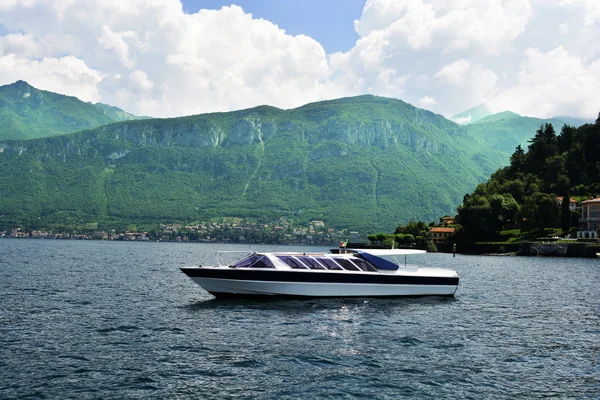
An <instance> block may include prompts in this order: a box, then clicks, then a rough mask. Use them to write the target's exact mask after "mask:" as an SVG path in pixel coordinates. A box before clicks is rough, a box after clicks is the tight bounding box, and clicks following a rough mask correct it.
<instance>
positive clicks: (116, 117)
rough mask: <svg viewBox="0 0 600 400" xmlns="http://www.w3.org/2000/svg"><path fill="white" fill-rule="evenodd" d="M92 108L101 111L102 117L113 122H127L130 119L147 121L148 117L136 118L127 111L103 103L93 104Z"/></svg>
mask: <svg viewBox="0 0 600 400" xmlns="http://www.w3.org/2000/svg"><path fill="white" fill-rule="evenodd" d="M94 106H96V108H98V109H99V110H101V111H102V112H103V113H104V115H106V116H107V117H108V118H110V119H111V120H112V121H114V122H120V121H129V120H132V119H148V118H150V117H138V116H137V115H133V114H130V113H128V112H127V111H123V110H121V109H120V108H119V107H115V106H111V105H108V104H103V103H95V104H94Z"/></svg>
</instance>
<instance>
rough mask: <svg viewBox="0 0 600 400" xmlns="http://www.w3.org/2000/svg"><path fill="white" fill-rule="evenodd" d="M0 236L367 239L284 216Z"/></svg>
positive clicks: (329, 241) (271, 240) (253, 240)
mask: <svg viewBox="0 0 600 400" xmlns="http://www.w3.org/2000/svg"><path fill="white" fill-rule="evenodd" d="M365 236H366V235H365ZM0 238H22V239H75V240H124V241H164V242H198V243H268V244H272V243H275V244H314V245H320V244H322V245H330V244H334V243H339V242H340V241H347V240H349V241H352V242H361V241H365V240H366V239H365V238H364V237H361V235H360V233H359V232H357V231H351V230H348V229H339V230H336V229H334V228H329V227H327V226H326V224H325V222H323V221H320V220H312V221H310V222H309V223H308V225H307V226H302V225H299V224H298V223H295V221H291V220H287V219H285V218H283V217H282V218H280V219H279V220H278V221H276V222H272V223H258V222H250V221H247V220H245V219H243V218H223V219H220V220H218V221H211V222H203V223H199V224H197V225H182V224H160V225H159V226H158V227H157V228H156V229H154V230H150V231H146V232H137V231H136V230H131V231H122V232H119V231H117V230H115V229H112V230H109V231H102V230H98V231H90V232H85V233H84V232H78V231H71V232H60V233H57V232H52V231H43V230H33V231H26V230H23V229H21V228H19V227H16V228H13V229H12V230H11V231H0Z"/></svg>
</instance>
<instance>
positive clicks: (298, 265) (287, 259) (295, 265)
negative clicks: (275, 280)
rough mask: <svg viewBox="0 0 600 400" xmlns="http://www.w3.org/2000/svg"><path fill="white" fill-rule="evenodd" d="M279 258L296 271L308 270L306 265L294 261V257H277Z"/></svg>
mask: <svg viewBox="0 0 600 400" xmlns="http://www.w3.org/2000/svg"><path fill="white" fill-rule="evenodd" d="M277 258H279V259H280V260H281V261H283V262H284V263H286V264H287V265H289V266H290V267H292V268H294V269H306V267H305V266H304V265H302V264H301V263H299V262H298V261H296V260H294V257H290V256H277Z"/></svg>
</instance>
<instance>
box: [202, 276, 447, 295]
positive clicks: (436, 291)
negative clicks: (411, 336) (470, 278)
mask: <svg viewBox="0 0 600 400" xmlns="http://www.w3.org/2000/svg"><path fill="white" fill-rule="evenodd" d="M192 280H193V281H194V282H196V283H197V284H198V285H200V286H201V287H202V288H203V289H204V290H206V291H207V292H209V293H211V294H213V295H215V296H219V295H227V294H229V295H232V294H242V295H263V296H264V295H266V296H269V295H271V296H293V297H403V296H453V295H454V293H455V292H456V289H457V285H416V284H407V285H403V284H373V283H350V284H349V283H331V282H327V283H324V282H282V281H253V280H234V279H218V278H201V277H192Z"/></svg>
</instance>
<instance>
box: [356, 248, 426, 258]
mask: <svg viewBox="0 0 600 400" xmlns="http://www.w3.org/2000/svg"><path fill="white" fill-rule="evenodd" d="M347 250H351V251H355V252H357V253H367V254H371V255H374V256H378V257H381V256H406V255H411V254H425V253H427V251H425V250H415V249H347Z"/></svg>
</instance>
